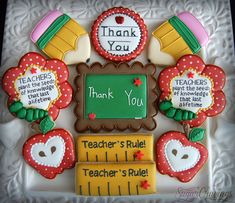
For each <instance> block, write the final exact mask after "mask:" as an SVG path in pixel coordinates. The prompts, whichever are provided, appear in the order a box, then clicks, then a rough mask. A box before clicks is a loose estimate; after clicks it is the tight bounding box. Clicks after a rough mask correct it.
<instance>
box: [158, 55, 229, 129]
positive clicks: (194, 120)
mask: <svg viewBox="0 0 235 203" xmlns="http://www.w3.org/2000/svg"><path fill="white" fill-rule="evenodd" d="M225 80H226V78H225V73H224V71H223V70H222V69H221V68H220V67H218V66H215V65H211V64H204V62H203V61H202V59H201V58H200V57H199V56H196V55H185V56H183V57H181V58H180V59H179V60H178V62H177V64H176V65H175V66H170V67H168V68H166V69H164V70H163V71H161V73H160V75H159V78H158V84H159V87H160V90H161V96H160V101H159V108H160V110H161V112H162V113H164V114H165V115H166V116H167V117H168V118H172V119H174V120H176V121H179V122H182V123H185V124H189V125H190V126H191V127H195V126H200V125H201V124H202V123H203V122H204V121H205V120H206V118H207V117H213V116H216V115H217V114H219V113H221V112H222V111H223V109H224V108H225V104H226V98H225V95H224V93H223V91H222V89H223V87H224V85H225Z"/></svg>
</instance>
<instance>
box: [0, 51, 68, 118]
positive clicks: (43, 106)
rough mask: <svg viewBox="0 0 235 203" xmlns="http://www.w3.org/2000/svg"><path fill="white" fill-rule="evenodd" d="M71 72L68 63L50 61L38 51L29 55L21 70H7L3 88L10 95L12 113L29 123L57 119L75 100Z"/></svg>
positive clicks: (20, 66) (20, 65) (21, 65)
mask: <svg viewBox="0 0 235 203" xmlns="http://www.w3.org/2000/svg"><path fill="white" fill-rule="evenodd" d="M68 77H69V71H68V68H67V66H66V65H65V63H64V62H62V61H60V60H57V59H52V60H46V59H45V58H44V57H43V56H41V55H40V54H38V53H35V52H29V53H27V54H25V55H24V56H23V57H22V58H21V59H20V62H19V64H18V66H17V67H12V68H10V69H8V70H7V71H6V73H5V74H4V76H3V79H2V86H3V89H4V90H5V91H6V93H7V94H8V95H9V110H10V112H11V113H13V114H14V115H16V116H17V117H18V118H21V119H25V120H27V121H29V122H32V121H35V120H40V119H42V118H44V117H45V116H47V115H49V116H50V117H51V118H52V119H53V120H55V119H56V118H57V116H58V114H59V111H60V109H62V108H65V107H67V106H68V105H69V104H70V102H71V100H72V87H71V85H70V84H69V83H68V81H67V80H68Z"/></svg>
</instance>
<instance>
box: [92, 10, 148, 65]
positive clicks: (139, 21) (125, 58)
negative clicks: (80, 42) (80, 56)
mask: <svg viewBox="0 0 235 203" xmlns="http://www.w3.org/2000/svg"><path fill="white" fill-rule="evenodd" d="M117 13H121V14H125V15H128V16H130V17H131V18H133V19H134V20H135V21H136V23H137V24H138V25H139V28H140V31H141V39H140V42H139V45H138V47H137V48H136V49H135V50H134V51H133V52H131V53H130V54H126V55H122V56H117V55H114V54H110V53H109V52H107V51H106V50H104V49H103V48H102V47H101V45H100V43H99V38H98V34H97V32H98V29H99V25H100V24H101V22H102V21H103V20H104V19H105V18H107V17H108V16H110V15H112V14H117ZM91 39H92V40H91V41H92V43H93V45H94V48H95V50H96V51H97V52H98V53H99V54H100V55H101V56H103V57H104V58H105V59H107V60H111V61H116V62H120V61H121V62H122V61H130V60H132V59H134V58H136V57H137V56H138V55H140V53H141V52H142V51H143V49H144V47H145V45H146V42H147V39H148V30H147V26H146V25H145V23H144V20H143V19H142V18H141V17H140V15H139V14H138V13H136V12H134V11H132V10H130V9H128V8H123V7H114V8H110V9H108V10H106V11H104V12H103V13H102V14H101V15H99V16H98V18H97V20H96V21H95V22H94V24H93V25H92V29H91Z"/></svg>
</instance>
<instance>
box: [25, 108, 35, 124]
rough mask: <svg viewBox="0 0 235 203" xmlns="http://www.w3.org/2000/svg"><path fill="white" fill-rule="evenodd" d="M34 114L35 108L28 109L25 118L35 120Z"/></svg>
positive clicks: (29, 120)
mask: <svg viewBox="0 0 235 203" xmlns="http://www.w3.org/2000/svg"><path fill="white" fill-rule="evenodd" d="M33 114H34V109H27V114H26V117H25V120H26V121H28V122H32V121H33Z"/></svg>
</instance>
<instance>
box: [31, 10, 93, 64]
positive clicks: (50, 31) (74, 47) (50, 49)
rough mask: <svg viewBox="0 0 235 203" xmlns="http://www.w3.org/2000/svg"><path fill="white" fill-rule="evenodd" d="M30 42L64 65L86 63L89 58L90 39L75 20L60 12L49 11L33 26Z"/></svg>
mask: <svg viewBox="0 0 235 203" xmlns="http://www.w3.org/2000/svg"><path fill="white" fill-rule="evenodd" d="M31 40H32V41H33V42H34V43H35V44H36V45H37V46H38V47H39V48H40V49H41V50H42V51H43V52H44V53H45V54H46V55H48V56H49V57H50V58H56V59H60V60H62V61H64V62H65V63H66V64H68V65H69V64H76V63H79V62H86V61H87V60H89V58H90V52H91V47H90V38H89V35H88V33H87V32H86V30H85V29H84V28H83V27H81V26H80V25H79V24H78V23H77V22H76V21H75V20H73V19H72V18H70V17H69V16H68V15H66V14H63V13H61V12H60V11H57V10H55V11H50V12H49V13H48V14H47V15H46V16H44V18H43V19H42V20H41V21H40V22H39V23H38V24H37V25H36V26H35V28H34V29H33V31H32V33H31Z"/></svg>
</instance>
